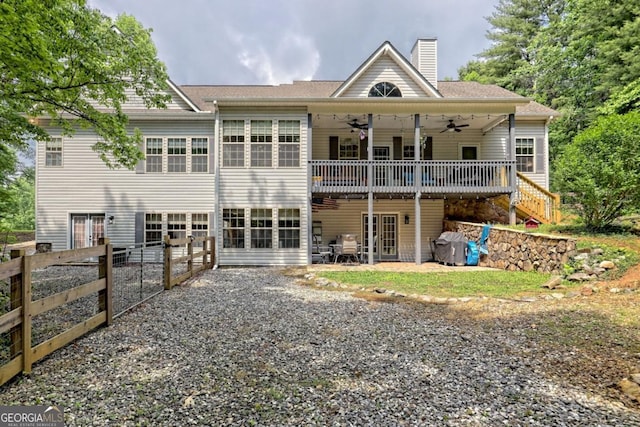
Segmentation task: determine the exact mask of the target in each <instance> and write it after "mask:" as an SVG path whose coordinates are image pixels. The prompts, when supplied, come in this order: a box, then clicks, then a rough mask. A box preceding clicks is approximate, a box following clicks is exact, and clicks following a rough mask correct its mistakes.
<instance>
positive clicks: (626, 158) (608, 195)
mask: <svg viewBox="0 0 640 427" xmlns="http://www.w3.org/2000/svg"><path fill="white" fill-rule="evenodd" d="M639 146H640V113H637V112H634V113H628V114H625V115H612V116H606V117H601V118H599V119H598V120H597V121H596V122H595V124H594V125H593V126H591V127H590V128H589V129H587V130H585V131H583V132H581V133H580V134H579V135H578V136H576V138H574V140H573V142H572V143H571V144H569V145H567V147H566V148H565V150H564V151H563V153H562V154H561V155H560V157H559V158H558V161H557V169H556V172H555V180H556V185H557V186H558V189H559V190H560V191H561V192H562V193H563V194H564V196H565V200H566V201H567V202H568V203H569V204H571V205H573V206H574V207H575V208H576V209H577V211H578V212H579V214H580V216H581V218H582V219H583V221H584V223H585V226H586V227H587V228H592V229H599V228H603V227H607V226H609V225H610V224H611V223H612V222H613V221H614V220H615V219H616V218H617V217H619V216H620V215H623V214H625V213H628V212H631V211H633V209H635V208H637V206H638V203H639V202H640V151H639V150H638V147H639Z"/></svg>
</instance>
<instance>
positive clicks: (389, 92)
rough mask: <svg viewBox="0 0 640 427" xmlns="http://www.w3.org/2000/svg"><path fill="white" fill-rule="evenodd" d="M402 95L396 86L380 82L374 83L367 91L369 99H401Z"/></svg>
mask: <svg viewBox="0 0 640 427" xmlns="http://www.w3.org/2000/svg"><path fill="white" fill-rule="evenodd" d="M401 96H402V93H401V92H400V89H398V86H396V85H394V84H393V83H389V82H380V83H376V84H375V85H373V86H372V87H371V89H370V90H369V97H370V98H373V97H381V98H389V97H401Z"/></svg>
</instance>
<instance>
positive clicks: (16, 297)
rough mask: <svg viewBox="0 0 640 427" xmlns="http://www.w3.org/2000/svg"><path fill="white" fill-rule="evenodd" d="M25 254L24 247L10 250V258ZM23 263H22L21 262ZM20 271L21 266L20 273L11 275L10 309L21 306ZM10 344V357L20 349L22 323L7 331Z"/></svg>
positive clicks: (18, 352)
mask: <svg viewBox="0 0 640 427" xmlns="http://www.w3.org/2000/svg"><path fill="white" fill-rule="evenodd" d="M24 255H25V250H24V249H12V250H11V259H15V258H20V257H23V256H24ZM23 265H24V264H23ZM22 271H24V270H23V267H21V272H20V274H18V275H16V276H13V277H11V297H10V298H11V308H10V310H15V309H16V308H19V307H20V306H22ZM9 335H10V339H11V344H10V347H9V355H10V357H11V359H13V358H14V357H16V356H17V355H18V354H20V352H21V351H22V337H21V335H22V325H17V326H14V327H13V328H11V330H10V331H9Z"/></svg>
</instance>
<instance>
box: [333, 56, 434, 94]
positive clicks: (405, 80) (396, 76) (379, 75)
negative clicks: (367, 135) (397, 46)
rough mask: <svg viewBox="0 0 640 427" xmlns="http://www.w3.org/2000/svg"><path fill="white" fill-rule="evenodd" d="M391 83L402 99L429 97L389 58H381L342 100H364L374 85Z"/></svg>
mask: <svg viewBox="0 0 640 427" xmlns="http://www.w3.org/2000/svg"><path fill="white" fill-rule="evenodd" d="M380 82H389V83H393V84H394V85H396V86H397V87H398V89H400V92H401V93H402V97H403V98H415V97H425V96H429V95H427V94H426V93H425V91H424V90H423V89H422V87H420V86H419V85H418V84H417V83H416V82H415V81H414V79H413V77H411V76H410V75H409V74H407V72H405V71H404V70H403V69H402V68H400V67H399V66H398V65H397V64H396V63H395V61H393V60H392V59H390V58H389V57H384V56H383V57H381V58H380V59H379V60H378V61H377V62H376V63H375V64H372V66H371V67H370V68H369V69H368V70H366V71H365V72H364V73H363V74H362V75H361V76H360V77H359V78H358V80H357V81H355V82H354V83H353V85H352V86H351V87H349V89H348V90H347V91H346V92H345V93H344V94H343V95H342V97H344V98H354V97H358V98H366V97H368V96H369V90H371V87H372V86H373V85H375V84H376V83H380Z"/></svg>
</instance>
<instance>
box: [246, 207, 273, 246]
mask: <svg viewBox="0 0 640 427" xmlns="http://www.w3.org/2000/svg"><path fill="white" fill-rule="evenodd" d="M271 212H272V210H271V209H251V247H252V248H263V249H270V248H272V247H273V217H272V213H271Z"/></svg>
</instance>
